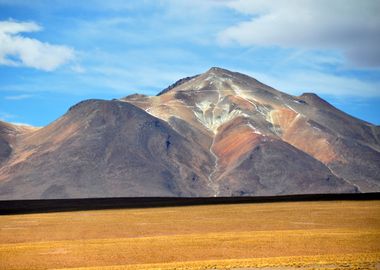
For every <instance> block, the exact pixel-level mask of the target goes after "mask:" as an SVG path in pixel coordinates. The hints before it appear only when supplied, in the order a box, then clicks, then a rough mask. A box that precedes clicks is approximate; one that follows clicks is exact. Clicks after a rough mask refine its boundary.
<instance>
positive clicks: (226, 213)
mask: <svg viewBox="0 0 380 270" xmlns="http://www.w3.org/2000/svg"><path fill="white" fill-rule="evenodd" d="M47 268H53V269H54V268H55V269H67V268H80V269H210V268H216V269H226V268H228V269H231V268H240V269H258V268H261V269H268V270H269V269H291V268H299V269H380V201H329V202H279V203H254V204H230V205H208V206H182V207H162V208H146V209H120V210H96V211H77V212H60V213H44V214H25V215H8V216H0V269H47Z"/></svg>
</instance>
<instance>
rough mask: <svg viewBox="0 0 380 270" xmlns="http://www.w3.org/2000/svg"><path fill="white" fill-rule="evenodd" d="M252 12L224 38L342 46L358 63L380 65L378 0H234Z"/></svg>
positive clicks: (239, 7)
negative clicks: (248, 17) (249, 17)
mask: <svg viewBox="0 0 380 270" xmlns="http://www.w3.org/2000/svg"><path fill="white" fill-rule="evenodd" d="M226 5H227V6H228V7H230V8H232V9H234V10H236V11H238V12H240V13H243V14H247V15H249V16H251V19H245V20H243V21H241V22H239V23H237V24H235V25H232V26H230V27H228V28H227V29H225V30H223V31H221V32H220V33H219V35H218V39H219V42H221V43H222V44H231V43H238V44H240V45H243V46H251V45H259V46H279V47H282V48H300V49H328V50H337V51H339V52H341V53H343V54H344V55H345V57H346V58H347V59H348V60H350V61H351V62H352V63H354V64H355V65H357V66H364V67H373V66H377V67H378V66H380V50H379V44H380V17H379V13H380V2H379V1H377V0H362V1H356V0H335V1H329V0H319V1H313V0H304V1H302V0H301V1H300V0H298V1H296V0H293V1H279V0H265V1H262V0H256V1H244V0H231V1H227V2H226Z"/></svg>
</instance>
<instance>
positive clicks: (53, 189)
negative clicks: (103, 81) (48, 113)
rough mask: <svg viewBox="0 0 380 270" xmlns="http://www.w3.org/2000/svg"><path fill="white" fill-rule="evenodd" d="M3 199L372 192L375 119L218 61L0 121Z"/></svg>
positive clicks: (377, 154) (379, 180)
mask: <svg viewBox="0 0 380 270" xmlns="http://www.w3.org/2000/svg"><path fill="white" fill-rule="evenodd" d="M0 147H1V148H0V199H3V200H4V199H38V198H87V197H120V196H123V197H128V196H131V197H138V196H179V197H199V196H203V197H207V196H248V195H252V196H255V195H257V196H258V195H279V194H282V195H284V194H310V193H351V192H375V191H380V127H379V126H375V125H372V124H370V123H367V122H364V121H361V120H359V119H356V118H354V117H352V116H350V115H347V114H345V113H344V112H342V111H340V110H338V109H336V108H335V107H333V106H332V105H330V104H329V103H327V102H326V101H325V100H323V99H321V98H320V97H318V96H317V95H315V94H312V93H305V94H302V95H301V96H291V95H288V94H286V93H283V92H280V91H278V90H276V89H273V88H271V87H269V86H267V85H265V84H263V83H261V82H259V81H257V80H255V79H253V78H251V77H249V76H246V75H244V74H241V73H237V72H231V71H228V70H225V69H221V68H211V69H210V70H208V71H207V72H205V73H203V74H200V75H196V76H193V77H187V78H184V79H181V80H179V81H177V82H176V83H174V84H173V85H171V86H169V87H168V88H166V89H165V90H163V91H161V92H160V93H159V94H158V95H157V96H145V95H140V94H134V95H130V96H127V97H125V98H121V99H117V100H116V99H115V100H110V101H106V100H86V101H83V102H80V103H78V104H77V105H75V106H73V107H71V108H70V109H69V110H68V112H67V113H66V114H65V115H63V116H62V117H61V118H59V119H58V120H56V121H55V122H53V123H51V124H50V125H48V126H46V127H43V128H39V129H32V128H21V127H19V126H14V125H11V124H8V123H4V122H1V123H0Z"/></svg>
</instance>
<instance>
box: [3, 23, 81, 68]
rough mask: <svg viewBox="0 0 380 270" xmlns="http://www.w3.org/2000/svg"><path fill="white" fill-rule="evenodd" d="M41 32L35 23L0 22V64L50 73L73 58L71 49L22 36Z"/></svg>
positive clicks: (73, 54)
mask: <svg viewBox="0 0 380 270" xmlns="http://www.w3.org/2000/svg"><path fill="white" fill-rule="evenodd" d="M41 30H42V28H41V26H40V25H38V24H36V23H35V22H17V21H13V20H8V21H0V64H2V65H8V66H25V67H32V68H36V69H40V70H44V71H52V70H55V69H57V68H58V67H59V66H61V65H63V64H65V63H67V62H69V61H71V60H73V59H74V58H75V53H74V50H73V49H72V48H69V47H67V46H63V45H52V44H49V43H47V42H42V41H39V40H37V39H33V38H28V37H25V36H23V35H22V33H28V32H29V33H30V32H37V31H41Z"/></svg>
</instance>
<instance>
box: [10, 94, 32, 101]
mask: <svg viewBox="0 0 380 270" xmlns="http://www.w3.org/2000/svg"><path fill="white" fill-rule="evenodd" d="M31 97H33V95H28V94H23V95H14V96H5V97H4V99H6V100H22V99H28V98H31Z"/></svg>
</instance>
